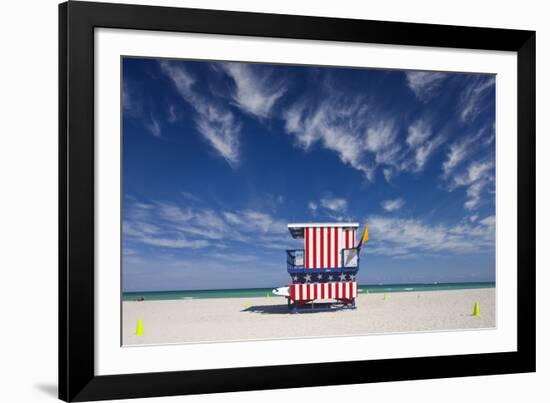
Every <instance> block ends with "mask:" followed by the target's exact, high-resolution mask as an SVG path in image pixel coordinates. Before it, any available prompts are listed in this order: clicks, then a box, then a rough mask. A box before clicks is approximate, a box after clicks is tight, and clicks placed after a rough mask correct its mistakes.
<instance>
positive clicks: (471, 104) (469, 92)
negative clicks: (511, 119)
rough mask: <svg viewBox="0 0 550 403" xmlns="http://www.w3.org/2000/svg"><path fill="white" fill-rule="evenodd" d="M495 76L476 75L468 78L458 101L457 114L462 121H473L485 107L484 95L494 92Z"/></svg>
mask: <svg viewBox="0 0 550 403" xmlns="http://www.w3.org/2000/svg"><path fill="white" fill-rule="evenodd" d="M494 90H495V77H494V76H492V75H477V76H473V77H471V78H470V79H469V80H468V84H467V85H466V86H465V87H464V89H463V90H462V93H461V95H460V100H459V103H458V109H459V111H458V112H459V116H460V119H461V120H462V122H471V121H473V120H474V119H475V118H476V117H477V116H478V115H479V114H480V113H481V111H482V110H483V109H484V108H485V107H486V102H484V101H485V100H486V96H488V95H490V94H492V93H494Z"/></svg>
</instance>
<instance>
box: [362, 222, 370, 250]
mask: <svg viewBox="0 0 550 403" xmlns="http://www.w3.org/2000/svg"><path fill="white" fill-rule="evenodd" d="M368 240H369V228H368V227H367V224H365V228H364V229H363V236H362V237H361V245H363V244H364V243H365V242H367V241H368Z"/></svg>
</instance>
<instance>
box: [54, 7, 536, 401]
mask: <svg viewBox="0 0 550 403" xmlns="http://www.w3.org/2000/svg"><path fill="white" fill-rule="evenodd" d="M99 27H104V28H121V29H132V30H134V29H139V30H152V31H171V32H192V33H208V34H229V35H242V36H256V37H276V38H296V39H309V40H326V41H341V42H365V43H376V44H394V45H414V46H429V47H446V48H466V49H481V50H502V51H512V52H517V68H518V70H517V72H518V73H517V74H518V76H517V112H518V127H517V136H518V137H517V140H518V150H517V153H518V154H517V156H518V189H517V203H518V222H517V224H518V225H517V230H518V234H517V235H518V236H517V242H518V243H517V246H518V251H517V252H518V255H517V256H518V260H517V284H518V288H517V301H518V302H517V304H518V305H517V315H518V317H517V329H518V333H517V346H518V348H517V352H502V353H484V354H470V355H456V356H440V357H419V358H400V359H384V360H372V361H349V362H334V363H318V364H299V365H284V366H264V367H250V368H233V369H208V370H192V371H179V372H157V373H142V374H125V375H109V376H96V375H95V372H94V200H95V199H94V29H95V28H99ZM535 298H536V296H535V32H533V31H520V30H512V29H493V28H477V27H459V26H444V25H429V24H416V23H401V22H382V21H367V20H352V19H337V18H319V17H306V16H292V15H274V14H258V13H246V12H229V11H213V10H199V9H185V8H171V7H156V6H143V5H121V4H108V3H88V2H68V3H63V4H60V5H59V398H60V399H62V400H65V401H89V400H101V399H121V398H137V397H150V396H168V395H183V394H198V393H213V392H230V391H244V390H260V389H277V388H293V387H307V386H321V385H340V384H352V383H366V382H384V381H398V380H413V379H427V378H446V377H462V376H473V375H490V374H504V373H520V372H533V371H535ZM304 373H307V374H309V376H308V377H303V376H301V375H303V374H304Z"/></svg>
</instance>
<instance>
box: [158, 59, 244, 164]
mask: <svg viewBox="0 0 550 403" xmlns="http://www.w3.org/2000/svg"><path fill="white" fill-rule="evenodd" d="M160 68H161V71H162V72H163V73H164V74H165V75H166V76H167V77H168V78H169V79H170V80H171V82H172V84H173V85H174V87H175V89H176V91H177V92H178V93H179V94H180V96H181V97H182V98H183V99H184V100H185V101H186V102H187V103H188V104H189V105H191V106H192V107H193V109H194V110H195V112H196V116H195V124H196V127H197V130H198V131H199V133H201V134H202V135H203V136H204V138H205V139H206V140H207V141H208V142H209V143H210V145H211V146H212V147H213V148H214V150H216V152H217V153H218V154H219V155H220V156H222V157H223V158H224V159H225V160H226V161H227V162H228V163H229V164H230V165H236V164H238V163H239V135H240V130H241V125H240V123H239V122H238V121H237V119H236V118H235V116H234V115H233V113H232V112H231V111H230V110H229V109H227V108H226V107H224V106H223V105H222V104H221V103H219V102H216V101H215V100H214V99H213V98H212V97H207V96H205V95H204V94H199V93H198V92H197V91H195V90H194V86H195V84H196V81H195V78H194V77H193V76H192V75H191V74H190V73H189V72H188V71H187V70H186V69H185V67H184V66H183V65H182V64H179V63H175V62H168V61H162V62H160Z"/></svg>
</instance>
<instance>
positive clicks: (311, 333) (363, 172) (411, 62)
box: [59, 2, 535, 401]
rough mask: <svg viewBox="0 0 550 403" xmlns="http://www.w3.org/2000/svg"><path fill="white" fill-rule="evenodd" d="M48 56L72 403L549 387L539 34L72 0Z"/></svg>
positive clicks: (63, 360) (66, 380)
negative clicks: (424, 385) (429, 382)
mask: <svg viewBox="0 0 550 403" xmlns="http://www.w3.org/2000/svg"><path fill="white" fill-rule="evenodd" d="M59 49H60V54H59V94H60V99H59V104H60V106H59V151H60V152H59V158H60V160H59V170H60V186H59V192H60V193H59V212H60V214H59V216H60V222H59V233H60V236H59V239H60V241H59V262H60V263H59V285H60V286H59V318H60V319H59V397H60V399H62V400H65V401H87V400H101V399H120V398H133V397H148V396H167V395H178V394H197V393H214V392H226V391H242V390H258V389H276V388H292V387H305V386H320V385H338V384H351V383H365V382H382V381H397V380H411V379H427V378H436V377H437V378H441V377H456V376H474V375H487V374H503V373H517V372H531V371H534V370H535V33H534V32H531V31H518V30H510V29H494V28H477V27H476V28H474V27H458V26H441V25H429V24H413V23H399V22H382V21H365V20H347V19H333V18H318V17H306V16H290V15H273V14H257V13H242V12H228V11H214V10H198V9H184V8H170V7H153V6H143V5H122V4H108V3H86V2H68V3H63V4H61V5H60V6H59ZM304 374H307V376H305V375H304Z"/></svg>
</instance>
